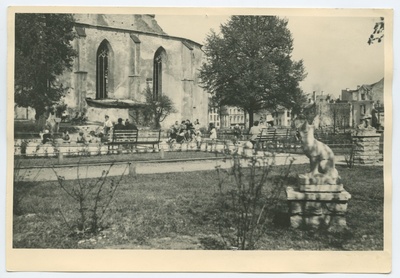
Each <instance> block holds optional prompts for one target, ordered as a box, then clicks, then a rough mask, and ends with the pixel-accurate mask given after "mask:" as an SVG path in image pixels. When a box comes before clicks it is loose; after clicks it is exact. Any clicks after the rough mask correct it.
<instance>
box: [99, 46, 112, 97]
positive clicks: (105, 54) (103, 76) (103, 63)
mask: <svg viewBox="0 0 400 278" xmlns="http://www.w3.org/2000/svg"><path fill="white" fill-rule="evenodd" d="M109 84H110V47H109V44H108V42H107V41H106V40H104V41H103V42H102V43H101V44H100V46H99V49H98V50H97V61H96V98H97V99H103V98H107V97H108V91H109Z"/></svg>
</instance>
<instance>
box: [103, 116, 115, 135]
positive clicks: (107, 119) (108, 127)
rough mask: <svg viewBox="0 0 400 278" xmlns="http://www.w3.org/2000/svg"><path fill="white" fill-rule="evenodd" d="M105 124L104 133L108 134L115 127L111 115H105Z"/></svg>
mask: <svg viewBox="0 0 400 278" xmlns="http://www.w3.org/2000/svg"><path fill="white" fill-rule="evenodd" d="M104 119H105V120H104V125H103V131H104V135H108V134H109V133H110V130H111V128H112V127H113V123H112V122H111V120H110V117H109V116H108V115H106V116H105V117H104Z"/></svg>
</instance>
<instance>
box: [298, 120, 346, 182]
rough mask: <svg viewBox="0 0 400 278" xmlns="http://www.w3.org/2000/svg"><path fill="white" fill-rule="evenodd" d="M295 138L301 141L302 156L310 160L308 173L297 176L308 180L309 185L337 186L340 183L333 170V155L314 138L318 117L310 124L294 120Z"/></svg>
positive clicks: (329, 149)
mask: <svg viewBox="0 0 400 278" xmlns="http://www.w3.org/2000/svg"><path fill="white" fill-rule="evenodd" d="M295 126H296V128H297V131H298V132H297V137H298V139H299V140H300V141H301V145H302V148H303V151H304V154H305V155H306V156H307V157H308V158H309V159H310V172H308V173H306V174H305V175H301V176H299V177H300V178H303V179H307V180H309V183H310V184H337V183H338V182H340V177H339V174H338V171H337V170H336V168H335V155H334V154H333V151H332V150H331V148H329V147H328V146H327V145H326V144H324V143H322V142H320V141H318V140H317V139H315V137H314V130H315V127H316V126H318V116H317V117H315V118H314V120H313V122H312V124H309V123H308V121H307V119H296V120H295Z"/></svg>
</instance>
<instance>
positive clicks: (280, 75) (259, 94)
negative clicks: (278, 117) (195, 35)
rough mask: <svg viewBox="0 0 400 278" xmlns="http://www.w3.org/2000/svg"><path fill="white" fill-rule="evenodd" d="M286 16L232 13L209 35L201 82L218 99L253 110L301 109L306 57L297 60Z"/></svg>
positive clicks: (215, 99)
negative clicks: (282, 17) (292, 54)
mask: <svg viewBox="0 0 400 278" xmlns="http://www.w3.org/2000/svg"><path fill="white" fill-rule="evenodd" d="M287 23H288V21H287V20H285V19H281V18H278V17H276V16H232V17H231V18H230V20H229V21H228V22H227V23H226V24H222V25H221V34H220V35H218V34H216V33H215V32H214V31H211V34H210V35H209V36H208V37H207V39H206V45H205V49H204V51H205V54H206V57H207V61H206V63H204V64H203V66H202V67H201V70H200V78H201V80H202V86H203V87H204V88H205V89H206V90H207V91H208V92H209V93H210V94H211V96H212V99H213V101H215V102H218V103H219V104H220V105H228V106H236V107H239V108H242V109H244V110H245V111H246V112H247V113H248V114H249V121H250V126H251V125H252V124H253V114H254V113H256V112H258V111H260V110H262V109H268V110H272V111H274V110H275V109H276V108H277V107H278V105H282V106H284V107H286V108H288V109H292V110H299V109H300V105H301V104H302V102H303V100H304V94H303V92H302V90H301V89H300V87H299V82H300V81H302V80H303V79H304V78H305V77H306V74H305V69H304V66H303V61H302V60H300V61H298V62H296V61H293V60H292V58H291V53H292V50H293V39H292V35H291V33H290V31H289V29H288V28H287Z"/></svg>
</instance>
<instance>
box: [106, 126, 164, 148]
mask: <svg viewBox="0 0 400 278" xmlns="http://www.w3.org/2000/svg"><path fill="white" fill-rule="evenodd" d="M160 142H161V130H143V131H138V130H124V129H122V130H114V131H113V134H112V137H111V141H110V142H108V149H109V150H110V149H112V148H113V146H118V147H119V146H121V145H122V146H126V147H129V148H130V149H131V150H132V149H133V147H135V148H136V147H137V145H152V147H153V149H154V148H155V146H156V145H157V148H159V144H160Z"/></svg>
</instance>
